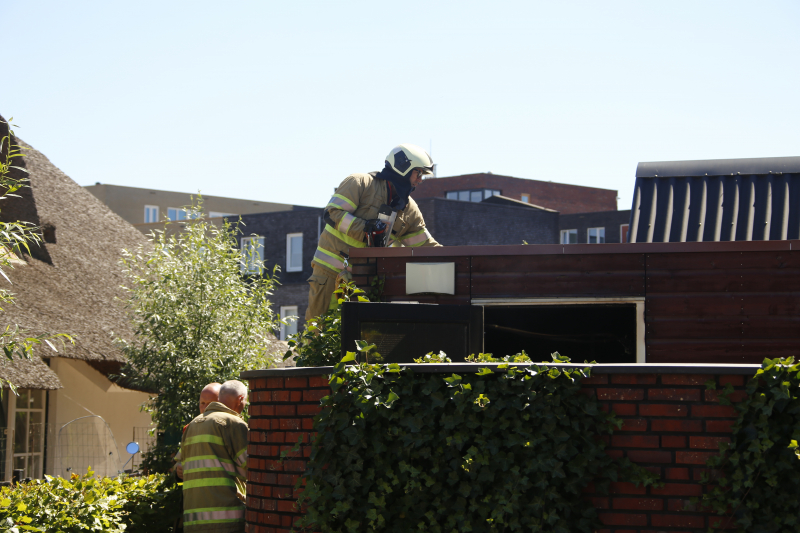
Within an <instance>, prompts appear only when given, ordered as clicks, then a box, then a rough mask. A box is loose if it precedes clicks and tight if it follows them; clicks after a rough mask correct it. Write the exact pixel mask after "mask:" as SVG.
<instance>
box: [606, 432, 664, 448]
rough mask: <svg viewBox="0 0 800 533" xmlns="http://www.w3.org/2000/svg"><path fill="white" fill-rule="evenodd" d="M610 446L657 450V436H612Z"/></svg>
mask: <svg viewBox="0 0 800 533" xmlns="http://www.w3.org/2000/svg"><path fill="white" fill-rule="evenodd" d="M611 445H612V446H614V447H615V448H658V447H659V445H658V436H655V435H614V436H612V437H611Z"/></svg>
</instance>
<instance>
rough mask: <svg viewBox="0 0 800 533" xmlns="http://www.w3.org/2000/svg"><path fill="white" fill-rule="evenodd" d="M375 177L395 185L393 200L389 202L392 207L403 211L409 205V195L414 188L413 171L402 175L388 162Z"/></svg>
mask: <svg viewBox="0 0 800 533" xmlns="http://www.w3.org/2000/svg"><path fill="white" fill-rule="evenodd" d="M375 177H376V178H380V179H382V180H386V181H388V182H389V183H391V184H392V185H394V190H395V195H394V196H393V197H392V201H391V203H390V204H389V205H390V206H391V208H392V209H394V210H395V211H401V210H402V209H404V208H405V207H406V206H407V205H408V195H409V194H411V192H412V191H413V190H414V187H412V186H411V180H410V179H409V178H410V177H411V171H409V173H408V174H407V175H405V176H401V175H400V174H398V173H397V172H395V171H394V169H393V168H392V167H391V166H389V163H388V162H387V163H386V166H385V167H383V170H381V171H380V172H378V173H377V174H376V175H375Z"/></svg>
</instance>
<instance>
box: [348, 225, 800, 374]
mask: <svg viewBox="0 0 800 533" xmlns="http://www.w3.org/2000/svg"><path fill="white" fill-rule="evenodd" d="M579 248H580V249H579ZM382 252H383V251H381V250H366V251H364V250H359V251H358V256H360V257H357V258H354V261H356V262H361V261H366V260H376V261H377V269H376V270H377V272H376V273H377V275H379V276H385V277H386V284H385V287H384V296H385V300H386V301H408V300H417V301H420V302H425V303H442V304H444V303H463V304H467V303H469V302H470V301H471V300H473V299H483V298H559V297H563V298H567V297H569V298H581V297H644V298H645V346H646V360H647V362H648V363H760V362H761V361H762V360H763V359H764V357H779V356H782V357H785V356H789V355H800V242H798V241H775V242H772V241H770V242H758V241H756V242H736V243H730V242H728V243H664V244H661V245H658V244H646V245H644V244H631V245H585V246H582V245H571V246H561V247H558V246H552V245H547V246H520V247H511V246H503V247H499V246H498V247H488V246H487V247H448V248H437V249H428V251H421V252H420V251H417V250H415V251H414V252H413V254H411V255H409V254H407V253H405V254H403V255H402V256H401V255H399V254H398V253H397V252H392V253H391V256H388V254H387V255H383V254H382ZM491 252H496V255H493V254H492V253H491ZM367 258H377V259H367ZM429 261H432V262H450V261H453V262H455V263H456V278H457V279H456V294H455V296H442V295H408V296H407V295H406V294H405V265H406V263H408V262H429ZM368 278H369V276H365V277H364V278H362V279H368Z"/></svg>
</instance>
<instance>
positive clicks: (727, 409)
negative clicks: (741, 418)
mask: <svg viewBox="0 0 800 533" xmlns="http://www.w3.org/2000/svg"><path fill="white" fill-rule="evenodd" d="M692 416H693V417H697V418H735V417H736V410H735V409H734V408H733V406H731V405H693V406H692Z"/></svg>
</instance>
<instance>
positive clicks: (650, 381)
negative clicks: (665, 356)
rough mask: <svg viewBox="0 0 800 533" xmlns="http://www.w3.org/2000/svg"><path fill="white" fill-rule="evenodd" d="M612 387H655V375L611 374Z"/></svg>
mask: <svg viewBox="0 0 800 533" xmlns="http://www.w3.org/2000/svg"><path fill="white" fill-rule="evenodd" d="M611 383H613V384H614V385H655V383H656V375H655V374H612V375H611Z"/></svg>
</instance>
